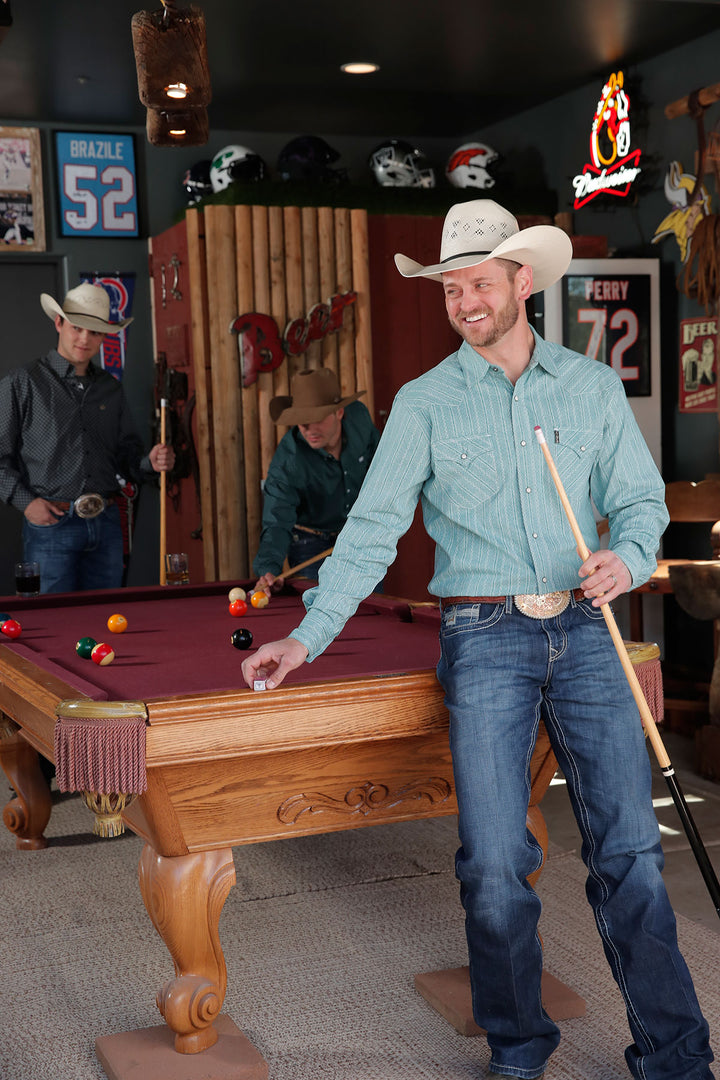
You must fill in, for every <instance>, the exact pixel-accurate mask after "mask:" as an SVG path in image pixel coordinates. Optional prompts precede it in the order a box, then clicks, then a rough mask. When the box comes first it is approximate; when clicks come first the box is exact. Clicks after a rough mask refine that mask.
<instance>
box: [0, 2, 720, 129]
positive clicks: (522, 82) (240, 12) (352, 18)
mask: <svg viewBox="0 0 720 1080" xmlns="http://www.w3.org/2000/svg"><path fill="white" fill-rule="evenodd" d="M10 2H11V6H12V15H13V19H14V25H13V26H12V28H11V29H10V30H9V31H8V33H7V35H6V37H5V40H4V42H3V43H2V45H0V116H2V117H4V118H5V119H6V120H9V119H12V120H17V121H18V122H24V123H27V122H28V121H35V120H45V121H48V122H50V123H55V122H62V123H86V124H97V123H98V122H102V123H104V124H133V125H140V124H143V123H144V119H145V112H144V109H143V108H142V107H141V105H140V103H139V101H138V94H137V81H136V75H135V62H134V57H133V51H132V40H131V34H130V20H131V17H132V15H133V14H134V12H136V11H138V10H141V7H142V5H141V0H10ZM176 6H177V7H178V8H183V7H186V6H187V4H186V3H185V0H177V5H176ZM198 6H199V7H201V8H202V10H203V11H204V13H205V18H206V23H207V37H208V51H209V58H210V74H211V79H212V87H213V101H212V104H211V106H210V110H209V114H210V124H211V127H212V128H214V129H235V130H239V131H267V132H295V133H298V134H305V133H326V134H327V133H335V134H346V135H368V134H381V135H383V136H393V135H406V136H410V135H416V136H417V135H428V136H430V135H432V136H435V135H438V136H452V135H462V134H465V133H468V132H470V131H477V130H479V129H481V128H482V127H483V125H485V124H489V123H492V122H494V121H497V120H500V119H502V118H503V117H506V116H510V115H512V114H514V113H516V112H518V111H520V110H522V109H524V108H527V107H529V106H531V105H533V104H536V103H539V102H542V101H547V100H549V99H551V98H553V97H555V96H557V95H558V94H560V93H562V92H564V91H566V90H569V89H572V88H574V87H576V86H579V85H582V84H584V83H586V82H588V81H591V80H592V79H598V80H601V79H603V78H604V77H605V76H606V75H607V74H608V72H609V71H612V70H614V69H615V68H616V67H621V66H622V67H625V68H627V67H628V66H630V65H633V64H636V63H638V62H640V61H642V60H646V59H648V58H650V57H653V56H656V55H657V54H658V53H661V52H664V51H666V50H667V49H670V48H673V47H674V46H676V45H681V44H684V43H686V42H688V41H690V40H692V39H694V38H698V37H700V36H702V35H703V34H705V33H709V32H711V31H713V30H717V29H718V28H720V3H719V2H718V0H705V2H695V0H506V2H505V3H502V2H498V0H359V3H348V2H347V0H345V2H343V0H311V2H310V3H302V2H299V0H272V2H270V0H265V2H258V0H198ZM159 7H160V3H159V0H154V2H153V3H149V4H148V5H147V10H156V9H158V8H159ZM357 59H372V60H375V61H376V62H378V63H379V64H380V68H381V69H380V71H379V72H378V73H376V74H375V75H371V76H363V77H357V76H355V77H349V76H347V75H344V74H342V73H341V72H340V70H339V65H340V64H341V63H343V62H344V61H347V60H357ZM718 77H719V78H720V69H719V75H718Z"/></svg>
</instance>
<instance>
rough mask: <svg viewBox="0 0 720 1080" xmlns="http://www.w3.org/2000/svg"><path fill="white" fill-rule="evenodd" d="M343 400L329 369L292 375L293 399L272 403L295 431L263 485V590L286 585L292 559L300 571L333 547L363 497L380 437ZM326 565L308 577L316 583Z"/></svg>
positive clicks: (257, 568)
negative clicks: (282, 574) (286, 566)
mask: <svg viewBox="0 0 720 1080" xmlns="http://www.w3.org/2000/svg"><path fill="white" fill-rule="evenodd" d="M364 393H365V391H364V390H359V391H358V392H357V393H356V394H351V395H349V396H348V397H344V398H343V397H341V395H340V386H339V383H338V379H337V375H336V374H335V373H334V372H333V371H331V370H330V369H329V368H320V369H319V370H317V371H301V372H298V374H296V375H294V376H293V378H292V381H291V385H290V395H289V396H281V397H276V398H273V399H272V401H271V402H270V416H271V418H272V420H273V422H274V423H275V424H283V425H292V427H291V430H290V431H288V432H287V434H286V435H284V436H283V438H282V439H281V441H280V443H279V445H278V448H277V450H276V451H275V454H274V455H273V459H272V461H271V462H270V468H269V469H268V475H267V479H266V480H265V484H264V486H263V518H262V532H261V535H260V546H259V548H258V552H257V555H256V556H255V559H254V562H253V570H254V572H255V573H256V574H257V575H258V582H257V585H256V588H257V589H263V590H265V591H266V592H267V593H268V594H269V593H270V590H271V589H272V588H273V587H274V588H276V589H277V588H278V587H279V586H280V585H282V578H281V577H279V575H280V572H281V570H282V567H283V563H284V561H285V558H286V556H287V559H288V561H289V563H290V565H291V566H298V565H299V564H300V563H303V562H305V561H306V560H307V559H309V558H312V557H313V556H315V555H319V554H320V553H321V552H322V551H325V550H327V548H330V547H332V546H333V544H334V543H335V540H336V538H337V535H338V533H339V532H340V530H341V529H342V527H343V525H344V524H345V521H346V519H347V516H348V513H349V512H350V509H351V507H352V505H353V503H354V502H355V499H356V498H357V496H358V492H359V491H360V488H361V486H362V482H363V480H364V479H365V474H366V473H367V471H368V468H369V466H370V462H371V461H372V457H373V454H374V453H375V447H376V446H377V444H378V442H379V440H380V433H379V432H378V430H377V428H376V427H375V426H374V424H373V422H372V419H371V417H370V413H369V412H368V410H367V409H366V408H365V406H364V405H363V404H362V403H361V402H359V401H358V400H357V399H358V398H359V397H362V395H363V394H364ZM322 561H323V560H319V561H318V562H316V563H312V564H311V565H310V566H308V567H307V568H306V569H305V570H304V571H303V574H304V576H305V577H309V578H312V579H317V575H318V570H319V568H320V566H321V565H322Z"/></svg>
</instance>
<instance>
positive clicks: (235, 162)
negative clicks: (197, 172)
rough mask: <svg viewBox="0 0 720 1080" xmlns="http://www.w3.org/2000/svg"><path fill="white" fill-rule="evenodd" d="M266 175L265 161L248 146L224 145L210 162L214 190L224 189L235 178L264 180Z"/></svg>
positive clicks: (246, 180) (245, 180)
mask: <svg viewBox="0 0 720 1080" xmlns="http://www.w3.org/2000/svg"><path fill="white" fill-rule="evenodd" d="M266 176H267V167H266V165H265V162H264V161H263V159H262V158H261V157H259V156H258V154H256V153H255V152H254V151H253V150H248V148H247V147H246V146H223V148H222V150H218V152H217V154H216V155H215V157H214V158H213V159H212V162H211V164H210V183H211V184H212V189H213V192H216V191H224V189H225V188H226V187H228V186H229V185H230V184H232V183H233V181H235V180H240V181H242V182H243V183H245V182H248V181H250V182H252V181H255V180H264V179H265V177H266Z"/></svg>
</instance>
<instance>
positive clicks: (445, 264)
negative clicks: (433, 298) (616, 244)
mask: <svg viewBox="0 0 720 1080" xmlns="http://www.w3.org/2000/svg"><path fill="white" fill-rule="evenodd" d="M572 253H573V252H572V242H571V240H570V237H569V236H568V235H567V233H565V232H563V230H562V229H558V228H557V227H556V226H555V225H532V226H531V227H530V228H529V229H522V230H521V229H520V226H519V225H518V223H517V221H516V220H515V218H514V217H513V215H512V214H511V213H510V211H509V210H504V209H503V208H502V206H498V204H497V203H496V202H493V200H492V199H472V200H470V201H469V202H462V203H456V204H455V206H451V207H450V209H449V210H448V212H447V215H446V217H445V224H444V225H443V232H442V242H441V244H440V262H439V263H435V265H434V266H423V265H422V264H421V263H419V262H415V260H414V259H410V258H408V256H407V255H400V254H398V255H396V256H395V265H396V266H397V268H398V270H399V271H400V273H401V274H402V276H403V277H426V278H431V279H432V280H433V281H442V279H443V278H442V276H443V273H445V272H447V271H448V270H462V269H464V268H465V267H468V266H480V264H481V263H484V262H485V261H486V260H487V259H512V260H513V262H518V263H520V264H521V265H522V266H531V267H532V269H533V287H532V291H533V292H534V293H536V292H542V291H543V289H547V288H549V286H550V285H552V284H553V282H555V281H557V280H558V278H561V277H562V276H563V274H564V273H565V271H566V270H567V268H568V266H569V264H570V260H571V259H572Z"/></svg>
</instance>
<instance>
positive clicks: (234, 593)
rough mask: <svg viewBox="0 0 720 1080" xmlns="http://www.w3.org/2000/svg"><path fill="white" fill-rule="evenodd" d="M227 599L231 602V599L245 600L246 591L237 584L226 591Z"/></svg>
mask: <svg viewBox="0 0 720 1080" xmlns="http://www.w3.org/2000/svg"><path fill="white" fill-rule="evenodd" d="M228 600H229V601H230V603H231V604H232V602H233V600H247V593H246V592H245V590H244V589H241V588H240V586H238V587H237V588H236V589H231V590H230V592H229V593H228Z"/></svg>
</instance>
